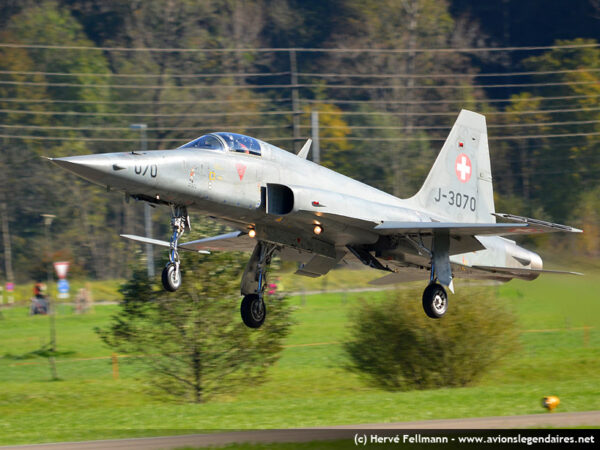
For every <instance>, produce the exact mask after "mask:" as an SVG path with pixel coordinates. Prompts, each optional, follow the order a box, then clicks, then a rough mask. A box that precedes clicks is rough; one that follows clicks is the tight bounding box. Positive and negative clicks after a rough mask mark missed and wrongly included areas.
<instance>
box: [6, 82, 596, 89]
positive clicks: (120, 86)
mask: <svg viewBox="0 0 600 450" xmlns="http://www.w3.org/2000/svg"><path fill="white" fill-rule="evenodd" d="M0 84H3V85H10V86H48V87H76V88H86V89H88V88H100V89H164V90H171V89H192V90H193V89H297V88H314V87H315V85H314V84H307V83H297V84H195V85H188V86H185V85H178V86H166V85H140V84H96V83H50V82H46V81H0ZM590 84H598V81H560V82H546V83H507V84H477V85H470V84H435V85H416V86H411V87H410V88H408V87H406V86H389V85H381V84H328V85H326V86H323V87H324V88H326V89H350V90H351V89H394V90H396V89H402V90H407V89H419V90H422V89H425V90H427V89H473V88H485V89H496V88H502V89H504V88H509V87H514V88H518V87H521V88H523V87H553V86H577V85H590Z"/></svg>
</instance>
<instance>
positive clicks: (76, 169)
mask: <svg viewBox="0 0 600 450" xmlns="http://www.w3.org/2000/svg"><path fill="white" fill-rule="evenodd" d="M49 159H50V161H51V162H52V163H54V164H56V165H57V166H59V167H62V168H63V169H66V170H68V171H69V172H72V173H74V174H75V175H78V176H80V177H82V178H85V179H87V180H90V181H93V182H95V183H102V182H103V179H104V178H105V177H106V176H107V175H109V174H110V173H111V172H113V168H112V165H113V164H112V163H111V161H109V160H108V159H107V158H106V157H105V156H104V155H82V156H67V157H63V158H49Z"/></svg>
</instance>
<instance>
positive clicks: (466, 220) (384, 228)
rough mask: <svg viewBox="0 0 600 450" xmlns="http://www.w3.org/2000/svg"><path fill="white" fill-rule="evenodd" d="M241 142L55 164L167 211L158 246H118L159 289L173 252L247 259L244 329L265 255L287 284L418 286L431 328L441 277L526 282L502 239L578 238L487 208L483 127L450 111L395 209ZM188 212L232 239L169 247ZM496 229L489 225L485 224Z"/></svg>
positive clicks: (307, 165)
mask: <svg viewBox="0 0 600 450" xmlns="http://www.w3.org/2000/svg"><path fill="white" fill-rule="evenodd" d="M310 145H311V142H310V140H309V141H307V142H306V144H305V145H304V147H303V148H302V149H301V150H300V152H298V154H293V153H290V152H287V151H285V150H283V149H281V148H278V147H275V146H274V145H271V144H268V143H266V142H263V141H260V140H258V139H255V138H252V137H249V136H244V135H241V134H235V133H227V132H219V133H212V134H207V135H205V136H202V137H199V138H197V139H195V140H193V141H191V142H189V143H187V144H185V145H182V146H181V147H179V148H177V149H174V150H155V151H132V152H123V153H106V154H95V155H84V156H71V157H65V158H52V159H51V160H52V162H54V163H55V164H57V165H59V166H61V167H63V168H65V169H67V170H69V171H71V172H73V173H75V174H76V175H79V176H81V177H83V178H85V179H87V180H89V181H92V182H94V183H97V184H99V185H103V186H106V187H110V188H112V189H118V190H122V191H124V192H125V193H126V194H127V195H129V196H131V197H133V198H135V199H137V200H142V201H145V202H149V203H151V204H160V205H167V206H169V207H170V210H171V227H172V236H171V239H170V241H161V240H157V239H151V238H150V237H143V236H133V235H122V236H123V237H125V238H128V239H133V240H136V241H139V242H143V243H147V244H148V243H149V244H153V245H158V246H163V247H166V248H167V249H168V255H169V262H168V263H167V265H166V267H165V268H164V270H163V272H162V282H163V285H164V287H165V289H166V290H168V291H175V290H177V288H179V286H180V285H181V268H180V259H179V251H180V250H189V251H195V252H201V253H206V252H209V251H212V250H243V251H248V252H251V253H252V256H251V257H250V260H249V261H248V265H247V266H246V269H245V272H244V275H243V276H242V281H241V294H242V296H243V300H242V303H241V315H242V319H243V321H244V323H245V324H246V325H247V326H249V327H251V328H258V327H260V326H261V325H262V324H263V322H264V320H265V317H266V311H267V310H266V307H265V303H264V300H263V294H264V291H265V285H266V272H267V269H268V267H269V263H270V262H271V259H272V258H273V256H274V255H276V254H277V255H279V256H280V257H281V258H282V259H283V260H296V261H298V263H299V265H298V270H297V272H296V274H298V275H304V276H308V277H319V276H321V275H324V274H326V273H327V272H329V270H331V269H332V268H334V267H335V266H336V265H338V264H339V263H341V262H352V260H354V262H357V260H358V261H359V262H361V263H363V264H365V265H367V266H370V267H372V268H374V269H376V270H380V271H382V273H383V274H384V276H383V277H382V278H379V279H377V280H375V281H374V282H373V283H374V284H377V285H383V284H393V283H400V282H406V281H416V280H422V281H423V282H424V284H426V285H427V287H426V288H425V291H424V293H423V308H424V310H425V313H426V314H427V315H428V316H429V317H432V318H440V317H442V316H443V315H444V314H445V313H446V310H447V308H448V295H447V293H446V289H444V288H445V287H446V288H448V289H449V290H450V291H452V292H454V286H453V278H475V279H487V280H490V279H491V280H499V281H508V280H510V279H512V278H521V279H525V280H533V279H535V278H537V277H538V276H539V275H540V274H541V273H543V272H549V271H547V270H544V269H543V268H542V259H541V258H540V256H539V255H538V254H536V253H534V252H532V251H529V250H526V249H524V248H522V247H520V246H518V245H517V244H516V243H515V242H514V241H512V240H509V239H507V238H506V237H505V236H510V235H522V234H527V233H547V232H557V231H558V232H581V230H578V229H575V228H572V227H569V226H565V225H559V224H554V223H549V222H545V221H541V220H535V219H529V218H526V217H520V216H515V215H511V214H500V213H496V211H495V209H494V199H493V189H492V172H491V168H490V156H489V150H488V139H487V129H486V123H485V117H484V116H482V115H480V114H477V113H474V112H471V111H467V110H463V111H461V113H460V114H459V116H458V119H457V120H456V123H455V124H454V126H453V128H452V130H451V131H450V134H449V136H448V138H447V139H446V141H445V143H444V145H443V147H442V150H441V151H440V153H439V155H438V157H437V159H436V160H435V163H434V165H433V167H432V169H431V171H430V172H429V175H428V176H427V178H426V180H425V183H424V184H423V186H422V187H421V189H420V190H419V192H417V193H416V194H415V195H414V196H413V197H411V198H408V199H400V198H397V197H394V196H392V195H390V194H387V193H385V192H382V191H380V190H378V189H375V188H373V187H370V186H367V185H366V184H363V183H360V182H358V181H355V180H353V179H351V178H348V177H346V176H344V175H341V174H339V173H336V172H334V171H332V170H329V169H327V168H325V167H322V166H320V165H318V164H315V163H313V162H311V161H309V160H307V158H306V157H307V154H308V152H309V150H310ZM189 209H193V210H196V211H199V212H201V213H202V214H205V215H206V216H208V217H210V218H212V219H214V220H217V221H219V222H221V223H223V224H226V225H229V226H230V227H233V229H235V230H236V231H233V232H229V233H226V234H222V235H219V236H213V237H207V238H204V239H199V240H194V241H191V242H180V239H181V237H182V235H183V234H184V232H185V230H186V229H189V227H190V221H189V217H188V210H189ZM498 218H499V219H501V220H502V222H497V221H496V219H498Z"/></svg>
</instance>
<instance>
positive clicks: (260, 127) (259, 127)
mask: <svg viewBox="0 0 600 450" xmlns="http://www.w3.org/2000/svg"><path fill="white" fill-rule="evenodd" d="M0 127H2V128H20V129H29V130H65V131H99V132H103V131H130V132H131V131H132V130H131V127H101V126H82V127H72V126H62V125H21V124H19V125H6V124H0ZM227 128H228V129H236V130H238V129H253V130H269V129H281V128H285V127H284V126H282V125H231V126H227ZM213 129H214V128H203V127H148V128H146V130H147V131H199V130H213Z"/></svg>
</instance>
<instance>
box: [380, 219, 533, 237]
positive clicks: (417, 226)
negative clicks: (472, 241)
mask: <svg viewBox="0 0 600 450" xmlns="http://www.w3.org/2000/svg"><path fill="white" fill-rule="evenodd" d="M528 227H529V225H528V224H526V223H517V224H515V223H463V222H383V223H382V224H381V225H377V226H376V227H375V230H376V231H378V232H380V233H381V234H411V233H433V232H434V231H436V230H448V231H450V234H451V235H468V236H473V235H478V236H483V235H488V236H505V235H509V234H521V233H525V231H524V230H525V229H527V228H528ZM530 232H531V231H530Z"/></svg>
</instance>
